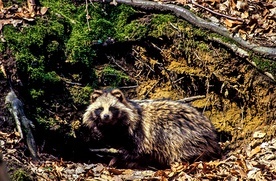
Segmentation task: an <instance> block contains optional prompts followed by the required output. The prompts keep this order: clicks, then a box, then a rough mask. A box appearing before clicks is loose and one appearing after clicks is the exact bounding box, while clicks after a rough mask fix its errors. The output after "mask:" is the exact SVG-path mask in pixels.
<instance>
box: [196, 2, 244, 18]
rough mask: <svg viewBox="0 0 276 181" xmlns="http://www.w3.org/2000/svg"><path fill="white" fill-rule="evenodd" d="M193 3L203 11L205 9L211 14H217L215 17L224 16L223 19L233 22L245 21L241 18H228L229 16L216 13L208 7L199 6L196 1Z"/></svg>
mask: <svg viewBox="0 0 276 181" xmlns="http://www.w3.org/2000/svg"><path fill="white" fill-rule="evenodd" d="M191 3H192V4H193V5H195V6H197V7H200V8H202V9H205V10H207V11H209V12H211V13H213V14H215V15H218V16H222V17H225V18H227V19H231V20H238V21H243V19H241V18H237V17H232V16H228V15H226V14H221V13H218V12H216V11H213V10H211V9H209V8H207V7H204V6H202V5H200V4H197V3H196V2H194V1H192V2H191Z"/></svg>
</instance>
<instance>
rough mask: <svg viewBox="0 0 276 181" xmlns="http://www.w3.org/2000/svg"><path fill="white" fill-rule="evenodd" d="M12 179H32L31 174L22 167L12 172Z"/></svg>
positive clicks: (14, 180)
mask: <svg viewBox="0 0 276 181" xmlns="http://www.w3.org/2000/svg"><path fill="white" fill-rule="evenodd" d="M11 179H12V180H13V181H29V180H30V181H31V180H32V178H31V176H30V175H29V174H28V173H27V172H26V171H24V170H22V169H18V170H16V171H15V172H14V173H13V174H12V176H11Z"/></svg>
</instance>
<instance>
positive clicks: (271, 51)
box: [94, 0, 276, 60]
mask: <svg viewBox="0 0 276 181" xmlns="http://www.w3.org/2000/svg"><path fill="white" fill-rule="evenodd" d="M94 1H95V2H101V3H104V2H109V1H106V0H105V1H102V0H94ZM116 2H117V3H121V4H127V5H130V6H133V7H137V8H141V9H143V10H158V11H162V12H172V13H174V14H175V15H176V16H178V17H181V18H183V19H185V20H186V21H188V22H190V23H192V24H193V25H195V26H197V27H199V28H204V29H207V30H211V31H212V32H215V33H218V34H220V35H222V36H224V37H227V38H229V39H232V40H234V41H235V42H237V43H238V44H240V45H241V46H243V47H245V48H247V49H249V50H252V51H254V52H255V53H257V54H259V55H262V56H263V57H266V58H269V59H273V60H276V48H271V47H264V46H260V45H257V44H254V43H250V42H248V41H245V40H243V39H242V38H241V37H239V35H237V34H234V35H233V34H232V33H231V32H229V31H228V29H227V28H226V27H224V26H222V25H220V24H217V23H214V22H209V21H206V20H204V19H202V18H200V17H198V16H196V15H195V14H194V13H192V12H191V11H189V10H187V9H185V8H184V7H181V6H178V5H174V4H167V3H160V2H154V1H147V0H116Z"/></svg>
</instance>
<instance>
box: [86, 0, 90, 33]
mask: <svg viewBox="0 0 276 181" xmlns="http://www.w3.org/2000/svg"><path fill="white" fill-rule="evenodd" d="M85 12H86V22H87V26H88V30H89V31H90V30H91V29H90V24H89V19H90V15H89V12H88V1H87V0H85Z"/></svg>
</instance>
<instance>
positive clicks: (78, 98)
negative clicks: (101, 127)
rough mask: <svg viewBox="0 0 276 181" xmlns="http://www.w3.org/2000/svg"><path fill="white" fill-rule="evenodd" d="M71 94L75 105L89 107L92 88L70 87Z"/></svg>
mask: <svg viewBox="0 0 276 181" xmlns="http://www.w3.org/2000/svg"><path fill="white" fill-rule="evenodd" d="M69 91H70V94H71V96H72V99H73V102H74V104H75V105H77V106H78V105H83V104H85V105H88V104H89V100H90V94H91V92H92V88H91V87H90V86H85V87H70V89H69Z"/></svg>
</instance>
